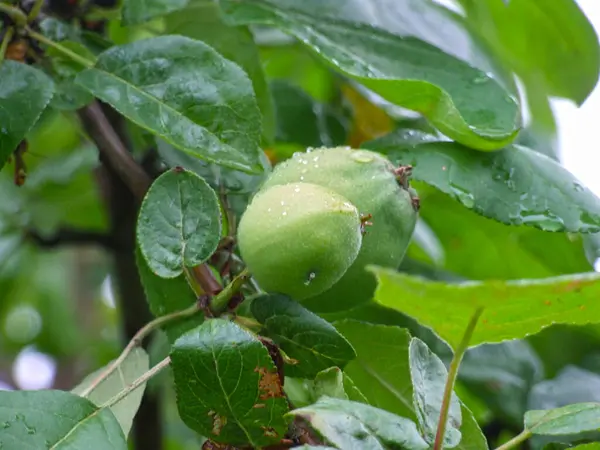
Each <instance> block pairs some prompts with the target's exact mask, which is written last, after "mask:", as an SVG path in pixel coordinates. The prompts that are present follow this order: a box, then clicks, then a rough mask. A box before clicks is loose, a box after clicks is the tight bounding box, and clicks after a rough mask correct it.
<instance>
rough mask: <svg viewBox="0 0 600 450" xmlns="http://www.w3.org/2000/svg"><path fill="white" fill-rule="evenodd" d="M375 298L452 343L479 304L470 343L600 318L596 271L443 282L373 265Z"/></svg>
mask: <svg viewBox="0 0 600 450" xmlns="http://www.w3.org/2000/svg"><path fill="white" fill-rule="evenodd" d="M370 270H371V271H372V272H373V273H374V274H375V275H376V276H377V278H378V282H379V286H378V288H377V291H376V292H375V301H377V302H378V303H380V304H382V305H384V306H387V307H388V308H393V309H396V310H398V311H401V312H403V313H405V314H408V315H410V316H412V317H414V318H415V319H416V320H417V321H419V322H420V323H421V324H422V325H425V326H427V327H431V328H433V330H434V331H435V332H436V333H437V334H438V335H439V336H440V337H441V338H442V339H444V340H446V341H447V342H448V343H449V344H450V345H451V346H452V347H454V348H456V345H457V344H458V343H459V341H460V339H461V338H462V336H463V334H464V330H465V328H466V326H467V322H468V321H469V319H470V317H471V316H472V315H473V312H474V311H475V309H476V308H478V307H483V308H484V310H483V314H482V315H481V319H480V320H479V323H478V324H477V326H476V328H475V331H474V333H473V337H472V338H471V341H470V345H471V346H476V345H479V344H482V343H485V342H501V341H505V340H511V339H520V338H524V337H526V336H528V335H531V334H535V333H538V332H540V331H541V330H543V329H544V328H546V327H548V326H550V325H552V324H555V323H564V324H574V325H584V324H590V323H598V322H600V303H599V302H598V297H600V274H597V273H586V274H579V275H570V276H561V277H555V278H545V279H541V280H538V279H534V280H517V281H507V282H503V281H482V282H474V281H472V282H464V283H454V284H446V283H440V282H433V281H427V280H424V279H421V278H417V277H412V276H409V275H406V274H402V273H398V272H395V271H393V270H389V269H383V268H377V267H372V268H370Z"/></svg>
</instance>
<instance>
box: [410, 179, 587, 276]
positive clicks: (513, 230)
mask: <svg viewBox="0 0 600 450" xmlns="http://www.w3.org/2000/svg"><path fill="white" fill-rule="evenodd" d="M417 190H418V192H419V196H420V197H421V209H420V210H419V216H420V217H421V218H423V220H425V221H426V222H427V224H428V225H429V227H430V228H431V230H432V231H433V232H434V233H435V234H436V236H437V237H438V239H439V241H440V242H441V243H442V245H443V247H444V256H445V257H444V266H443V268H444V269H446V270H449V271H451V272H453V273H455V274H457V275H460V276H463V277H465V278H471V279H478V280H482V279H483V280H484V279H493V280H498V279H508V280H510V279H521V278H545V277H551V276H557V275H564V274H575V273H581V272H587V271H590V270H591V269H592V267H591V265H590V264H589V262H588V261H587V260H586V258H585V253H584V251H583V246H582V245H581V242H582V240H581V238H580V237H578V236H575V235H568V234H566V233H548V232H544V231H540V230H539V229H536V228H533V227H507V226H506V225H504V224H501V223H499V222H496V221H494V220H490V219H487V218H485V217H482V216H480V215H478V214H475V213H474V212H473V211H471V210H469V209H466V208H464V207H463V206H462V205H461V204H460V203H458V202H456V201H453V200H452V199H450V198H449V197H448V196H447V195H445V194H443V193H441V192H439V191H436V190H434V189H433V188H431V187H429V186H419V187H418V188H417ZM586 236H592V235H589V234H588V235H586ZM408 255H409V256H410V257H412V258H418V257H417V255H414V253H413V252H412V251H410V249H409V252H408ZM418 259H420V258H418ZM474 261H477V263H476V264H474V263H473V262H474Z"/></svg>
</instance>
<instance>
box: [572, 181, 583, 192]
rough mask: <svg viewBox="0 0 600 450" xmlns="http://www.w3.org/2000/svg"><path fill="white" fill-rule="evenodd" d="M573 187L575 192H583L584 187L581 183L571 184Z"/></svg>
mask: <svg viewBox="0 0 600 450" xmlns="http://www.w3.org/2000/svg"><path fill="white" fill-rule="evenodd" d="M573 187H574V188H575V192H583V190H584V187H583V186H582V185H581V183H578V182H577V181H575V182H574V183H573Z"/></svg>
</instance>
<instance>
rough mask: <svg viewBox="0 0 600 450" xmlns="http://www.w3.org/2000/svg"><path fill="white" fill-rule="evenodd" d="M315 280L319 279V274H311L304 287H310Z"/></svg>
mask: <svg viewBox="0 0 600 450" xmlns="http://www.w3.org/2000/svg"><path fill="white" fill-rule="evenodd" d="M315 278H317V274H316V273H314V272H311V273H309V274H308V278H307V279H306V281H305V282H304V285H305V286H308V285H309V284H310V283H312V282H313V281H314V279H315Z"/></svg>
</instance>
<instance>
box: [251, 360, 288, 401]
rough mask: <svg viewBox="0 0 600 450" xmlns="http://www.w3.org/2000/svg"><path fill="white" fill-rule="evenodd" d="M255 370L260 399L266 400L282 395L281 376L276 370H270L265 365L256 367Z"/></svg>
mask: <svg viewBox="0 0 600 450" xmlns="http://www.w3.org/2000/svg"><path fill="white" fill-rule="evenodd" d="M254 371H255V372H258V373H259V375H260V378H259V379H258V390H259V391H260V399H261V400H267V399H269V398H274V397H282V396H283V388H282V386H281V378H279V375H278V374H277V372H271V371H270V370H268V369H267V368H265V367H256V368H255V369H254Z"/></svg>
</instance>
